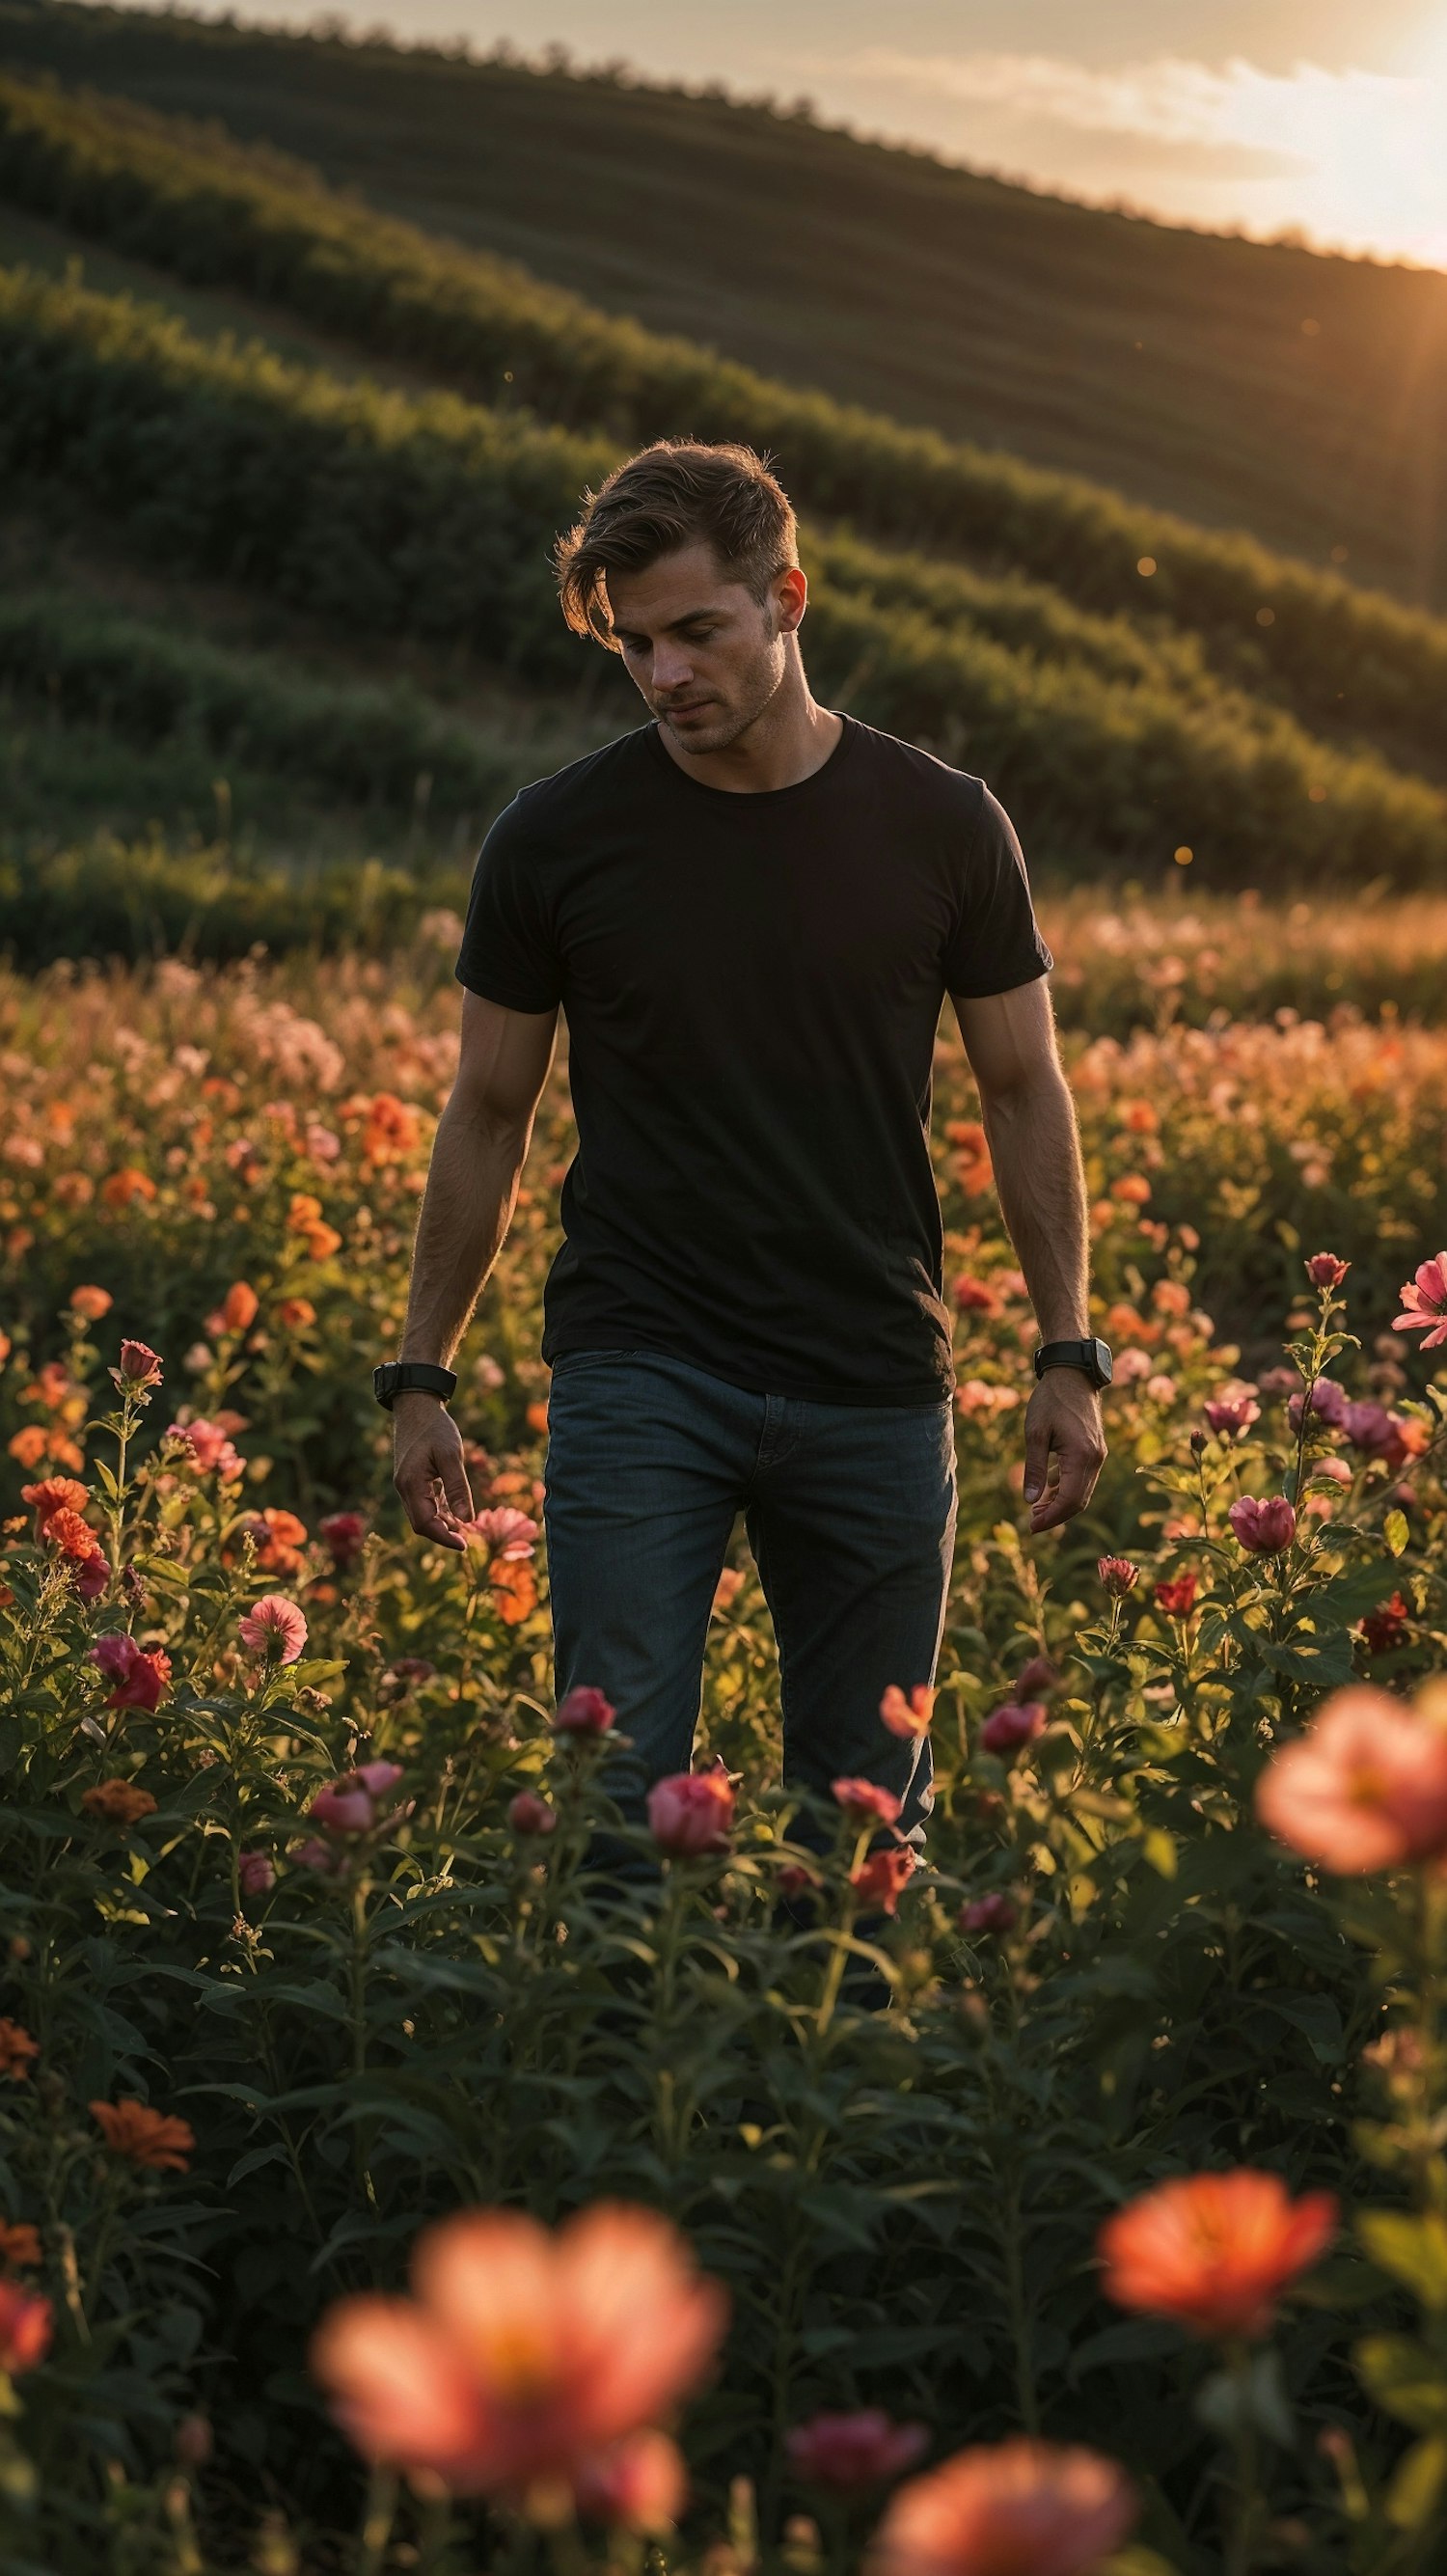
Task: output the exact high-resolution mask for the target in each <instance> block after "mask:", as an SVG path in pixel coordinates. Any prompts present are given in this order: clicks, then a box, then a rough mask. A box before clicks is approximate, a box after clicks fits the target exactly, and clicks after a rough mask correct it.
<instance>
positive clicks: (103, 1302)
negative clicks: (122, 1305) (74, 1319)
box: [70, 1288, 115, 1324]
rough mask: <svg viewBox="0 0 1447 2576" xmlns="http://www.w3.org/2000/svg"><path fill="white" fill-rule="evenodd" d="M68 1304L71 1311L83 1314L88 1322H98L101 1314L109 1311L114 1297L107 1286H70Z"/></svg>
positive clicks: (113, 1302) (106, 1313)
mask: <svg viewBox="0 0 1447 2576" xmlns="http://www.w3.org/2000/svg"><path fill="white" fill-rule="evenodd" d="M70 1304H71V1310H72V1312H73V1313H74V1314H77V1315H83V1316H84V1318H85V1320H86V1322H87V1323H88V1324H98V1323H99V1322H100V1319H101V1317H102V1315H108V1314H109V1313H110V1310H111V1308H112V1306H113V1305H114V1304H115V1299H114V1297H112V1295H111V1293H110V1290H109V1289H108V1288H72V1290H71V1292H70Z"/></svg>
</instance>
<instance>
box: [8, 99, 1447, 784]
mask: <svg viewBox="0 0 1447 2576" xmlns="http://www.w3.org/2000/svg"><path fill="white" fill-rule="evenodd" d="M0 192H3V193H4V194H5V195H6V196H7V197H8V198H9V199H10V200H11V201H12V202H13V203H15V204H19V205H24V206H26V207H29V208H31V209H33V210H35V211H37V212H40V213H43V214H46V215H49V216H52V217H55V218H56V219H58V220H59V221H61V222H62V223H64V224H66V225H68V226H69V227H71V228H72V229H73V230H74V231H76V232H77V233H79V234H81V235H83V236H89V237H90V238H92V239H96V240H103V241H104V242H105V243H106V244H107V245H108V246H109V247H111V248H115V249H120V250H125V251H128V252H131V253H133V254H135V255H136V256H139V257H143V258H146V259H149V260H152V261H156V262H158V263H160V264H162V265H164V266H166V267H168V268H170V269H171V270H173V271H174V272H175V273H176V274H178V275H180V276H182V277H184V278H187V279H189V280H191V281H193V282H198V283H206V284H215V283H223V282H224V283H225V284H227V285H229V286H233V287H241V288H244V289H245V290H247V291H248V292H251V293H254V294H257V295H259V296H263V297H266V298H269V299H271V300H272V301H274V302H277V303H280V304H284V305H286V306H288V307H289V308H290V309H291V310H292V311H294V312H296V313H300V314H302V315H305V316H307V317H308V318H310V319H311V320H313V321H315V322H317V323H320V324H323V325H325V326H327V327H328V328H332V329H339V330H342V331H345V332H347V333H348V334H350V335H351V336H352V337H353V338H354V339H356V340H359V341H360V342H362V343H363V344H364V345H365V346H366V347H367V348H369V349H370V350H372V351H374V352H377V353H383V352H385V353H386V354H388V355H389V356H392V357H394V358H396V357H400V358H403V359H408V360H413V361H416V362H417V363H419V364H421V365H423V366H425V367H426V368H428V369H429V370H430V371H432V372H433V373H434V374H438V375H441V376H443V377H445V378H446V379H447V380H448V381H450V382H452V383H454V384H456V385H458V386H459V387H461V388H463V389H464V390H466V391H467V392H469V393H471V394H473V395H476V396H480V397H482V398H484V399H486V400H487V401H489V402H491V403H495V404H507V405H510V406H518V405H524V404H525V405H529V406H531V407H532V408H533V409H534V410H535V411H536V412H537V413H538V414H539V415H540V416H542V417H544V418H546V419H548V420H550V421H554V422H557V423H560V424H561V425H563V426H565V427H571V428H574V429H579V428H585V429H594V430H600V431H602V432H603V433H604V434H605V435H606V437H607V439H608V441H609V461H610V462H611V461H613V459H614V456H615V455H616V451H617V449H618V448H619V447H626V446H627V445H630V444H634V443H637V442H638V441H641V440H643V439H647V438H651V437H656V436H659V435H665V434H669V435H678V434H682V433H691V434H695V435H698V436H702V437H708V438H724V437H732V438H743V439H747V440H749V441H751V442H752V443H753V444H754V445H756V446H758V447H762V448H767V449H769V450H771V451H772V452H773V454H774V456H775V457H776V459H777V461H778V464H779V467H780V470H781V472H782V473H783V475H784V478H785V480H786V482H787V483H788V484H789V486H790V489H791V490H792V491H793V492H794V494H795V496H796V498H797V499H798V500H799V501H800V502H801V503H803V504H804V505H805V506H806V507H807V508H808V509H809V510H811V511H812V512H815V513H817V514H822V515H823V516H826V517H830V518H834V519H845V520H849V521H852V522H853V523H855V524H856V525H857V526H859V527H860V528H862V529H864V530H867V531H868V532H870V533H872V534H873V535H875V536H877V537H886V538H888V539H890V540H892V541H897V542H902V543H904V544H906V545H912V546H917V547H920V548H926V549H928V550H929V551H930V552H932V553H935V554H938V553H940V552H941V551H943V552H945V553H950V552H952V551H960V550H963V551H964V552H966V553H967V554H971V555H974V556H977V557H979V558H980V559H981V560H983V561H984V562H986V563H988V564H990V565H992V566H1004V567H1012V568H1016V569H1023V570H1025V571H1027V572H1029V573H1031V574H1033V575H1035V576H1037V577H1039V578H1041V579H1043V580H1045V581H1048V582H1049V583H1050V584H1052V585H1054V586H1055V587H1056V588H1058V589H1059V590H1061V591H1063V592H1064V593H1066V594H1067V595H1068V596H1069V598H1071V599H1073V600H1074V601H1075V602H1077V603H1078V604H1079V605H1081V606H1084V607H1086V608H1088V609H1091V610H1093V611H1095V612H1098V613H1101V614H1104V615H1106V616H1115V615H1118V614H1120V613H1122V612H1125V613H1127V614H1130V615H1137V614H1139V613H1140V612H1141V611H1142V610H1144V609H1149V611H1150V612H1151V614H1152V622H1154V621H1155V619H1156V618H1157V617H1163V618H1164V619H1166V620H1168V621H1171V622H1174V623H1175V624H1176V625H1178V626H1180V627H1181V628H1184V629H1187V630H1196V631H1197V632H1198V633H1199V634H1200V636H1201V637H1202V638H1203V639H1204V642H1205V645H1206V649H1207V651H1208V652H1209V654H1210V656H1211V658H1212V660H1213V662H1214V663H1215V664H1216V665H1217V666H1218V667H1219V668H1220V669H1222V670H1223V671H1224V672H1225V673H1226V674H1227V675H1228V676H1229V677H1230V678H1231V679H1233V680H1235V681H1239V682H1243V683H1245V684H1246V685H1250V686H1259V687H1260V688H1262V689H1264V690H1266V691H1267V692H1269V693H1271V694H1273V695H1274V696H1276V697H1277V698H1278V699H1279V700H1280V701H1281V702H1282V703H1285V704H1287V705H1289V706H1291V707H1292V708H1294V710H1295V712H1296V713H1297V714H1298V715H1299V716H1301V717H1303V718H1304V719H1306V720H1307V721H1308V722H1310V723H1313V724H1324V725H1327V726H1329V727H1331V728H1332V729H1333V730H1337V731H1342V732H1345V733H1349V734H1350V733H1354V732H1363V731H1366V732H1373V733H1376V734H1379V735H1381V736H1383V737H1384V738H1385V739H1386V740H1387V742H1388V747H1389V748H1390V750H1391V751H1392V753H1393V755H1394V756H1396V757H1400V758H1405V759H1406V760H1407V762H1408V763H1409V765H1410V764H1411V763H1412V762H1416V763H1419V764H1421V765H1423V766H1426V767H1428V768H1430V767H1432V766H1434V765H1435V764H1436V763H1437V762H1438V761H1439V760H1440V759H1441V756H1442V745H1441V708H1442V705H1443V703H1444V700H1447V621H1443V620H1440V619H1433V618H1431V617H1428V616H1425V615H1423V614H1420V613H1417V612H1415V611H1413V610H1411V609H1408V608H1405V607H1402V606H1399V605H1398V604H1396V603H1395V602H1393V601H1391V600H1388V599H1386V598H1384V597H1381V596H1379V595H1377V594H1375V593H1371V592H1366V591H1361V590H1358V589H1356V588H1355V587H1354V586H1353V585H1351V584H1350V583H1348V582H1345V581H1343V580H1340V579H1338V578H1336V577H1334V576H1332V575H1330V574H1326V573H1322V572H1316V571H1314V570H1312V569H1311V568H1309V567H1308V566H1305V565H1303V564H1300V563H1296V562H1293V561H1292V560H1291V559H1289V558H1286V557H1282V556H1279V555H1275V554H1273V553H1271V552H1270V551H1268V549H1266V548H1265V547H1263V546H1261V545H1259V544H1257V543H1256V541H1255V540H1254V539H1252V538H1250V537H1247V536H1243V535H1234V534H1221V535H1218V534H1213V533H1211V532H1209V531H1206V530H1203V529H1201V528H1197V527H1193V526H1191V525H1190V524H1189V523H1188V522H1187V521H1184V520H1181V519H1177V518H1175V517H1172V516H1170V515H1168V514H1166V513H1164V512H1161V511H1155V510H1149V509H1145V508H1141V507H1138V506H1136V505H1135V504H1132V503H1129V502H1127V501H1125V500H1123V499H1121V498H1120V497H1118V496H1117V495H1115V494H1113V493H1111V492H1108V491H1105V490H1102V489H1101V488H1099V487H1098V486H1095V485H1093V484H1090V483H1087V482H1085V481H1084V480H1082V479H1079V478H1074V477H1070V476H1066V475H1060V474H1051V473H1047V472H1044V471H1042V470H1040V469H1038V468H1034V467H1029V466H1025V465H1023V464H1020V463H1018V462H1016V461H1014V460H1013V459H1011V458H1009V457H1005V456H1001V455H998V454H988V453H986V452H984V451H983V450H981V449H978V448H974V447H971V446H968V445H966V444H963V443H961V442H953V441H950V440H948V439H946V438H943V437H941V436H940V435H938V434H937V433H935V432H932V431H928V430H913V429H906V428H902V427H900V426H898V425H897V424H895V423H893V422H890V421H888V420H883V419H880V418H878V417H876V416H874V415H872V414H870V413H867V412H865V411H863V410H859V409H851V408H849V407H847V406H844V405H841V404H839V403H836V402H833V401H831V400H830V399H828V398H827V397H826V396H823V395H818V394H812V393H808V392H805V391H800V390H797V389H795V388H793V387H790V386H788V385H784V384H779V383H775V382H772V381H770V380H769V379H768V378H766V377H763V376H761V375H758V374H756V373H755V372H754V371H753V370H752V369H750V368H747V367H743V366H739V365H736V364H733V363H732V362H727V361H725V360H723V359H720V358H718V357H717V356H715V355H713V354H712V353H711V352H709V351H708V350H705V349H700V348H697V347H694V346H693V345H692V344H690V343H689V342H687V341H683V340H679V339H668V338H663V337H661V336H659V335H657V334H655V333H651V332H648V331H645V330H643V329H642V328H641V327H640V326H638V325H637V324H635V323H633V322H630V321H627V320H623V319H615V318H613V317H611V316H608V315H605V314H602V313H600V312H598V311H596V310H594V309H593V308H592V307H590V306H589V305H587V304H586V303H584V302H583V301H582V300H581V299H580V298H578V297H576V296H572V295H569V294H567V293H565V292H563V291H562V290H560V289H558V288H555V287H551V286H547V285H544V284H543V283H542V282H541V281H540V280H538V279H536V278H533V277H530V276H529V275H528V274H527V272H526V271H525V270H523V269H521V268H517V267H514V266H511V265H509V264H507V263H505V262H503V261H500V260H497V259H494V258H490V257H487V256H485V255H482V254H479V253H474V252H468V251H464V250H462V249H459V248H456V247H454V246H452V245H449V244H447V243H445V242H439V241H435V240H433V239H431V238H430V237H429V236H428V235H426V234H425V233H423V232H421V231H418V230H416V229H414V228H412V227H411V226H409V225H406V224H403V223H400V222H397V221H394V220H390V219H387V218H385V217H383V216H380V215H377V214H374V213H372V212H371V211H370V210H369V209H367V208H366V207H364V206H362V205H360V204H358V203H357V202H355V201H354V200H352V199H351V198H349V197H343V196H340V195H337V194H334V193H332V192H330V191H329V190H327V189H326V188H325V187H323V185H322V184H321V183H320V182H319V181H316V180H313V179H312V178H311V177H310V174H308V173H306V172H305V171H304V170H302V169H300V168H295V167H292V166H291V165H288V164H285V163H283V162H281V161H280V159H279V157H278V156H276V155H271V154H256V153H250V154H248V153H246V152H244V151H242V150H241V149H239V148H238V147H236V146H235V145H233V144H230V143H229V142H228V141H227V139H226V138H225V137H224V136H223V135H221V134H220V133H219V132H212V131H209V130H208V131H206V132H204V133H198V131H197V130H196V129H194V128H190V127H185V126H180V127H172V126H170V125H168V123H167V121H166V120H165V119H162V118H158V117H155V116H153V115H150V114H148V113H147V112H146V111H144V110H141V109H137V108H133V107H129V106H121V105H119V104H117V103H115V102H111V101H108V100H99V99H96V98H93V97H80V98H71V97H64V96H61V95H58V94H55V93H52V92H49V91H45V90H41V89H35V88H31V87H28V86H26V85H25V84H23V83H21V82H18V81H15V80H13V79H5V80H3V81H0ZM1143 561H1150V562H1153V563H1154V564H1155V567H1156V569H1155V571H1154V574H1152V575H1149V576H1146V577H1143V576H1142V574H1141V572H1140V571H1139V569H1138V566H1139V565H1140V564H1141V563H1142V562H1143ZM1263 610H1268V611H1269V612H1270V616H1271V620H1272V622H1271V623H1270V624H1269V625H1264V626H1263V625H1261V624H1259V623H1258V622H1257V621H1258V613H1259V612H1261V611H1263Z"/></svg>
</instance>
